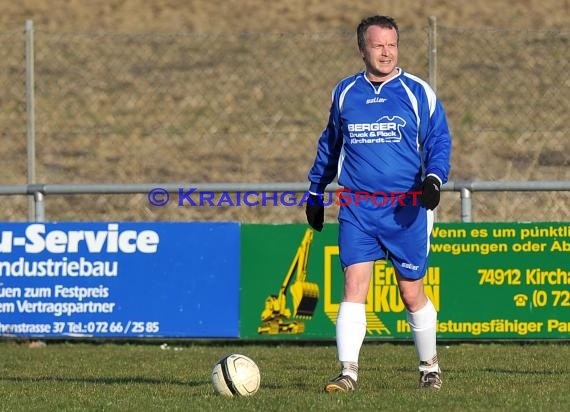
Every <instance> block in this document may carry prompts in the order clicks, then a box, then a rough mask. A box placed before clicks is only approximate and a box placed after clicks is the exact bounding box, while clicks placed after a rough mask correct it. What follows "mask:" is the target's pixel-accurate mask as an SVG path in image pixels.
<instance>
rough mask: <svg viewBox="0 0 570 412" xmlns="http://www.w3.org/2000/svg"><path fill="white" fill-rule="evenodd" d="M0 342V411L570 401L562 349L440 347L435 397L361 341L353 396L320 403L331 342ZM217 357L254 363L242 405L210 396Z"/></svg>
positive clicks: (396, 348) (394, 358)
mask: <svg viewBox="0 0 570 412" xmlns="http://www.w3.org/2000/svg"><path fill="white" fill-rule="evenodd" d="M32 346H33V345H30V344H28V343H15V342H10V341H5V342H0V358H1V362H2V363H1V373H0V410H2V411H40V410H41V411H44V410H45V411H56V410H57V411H71V410H73V411H119V410H120V411H153V410H156V411H158V410H160V411H174V410H179V411H246V410H248V411H317V410H319V411H320V410H323V411H325V410H326V411H330V410H351V411H364V410H366V411H374V410H386V411H478V410H480V411H523V410H524V411H563V410H568V409H567V408H568V404H569V402H570V394H569V392H568V382H569V380H570V365H569V362H568V359H569V358H570V345H568V344H564V343H536V344H518V343H508V344H497V343H489V344H459V343H457V344H450V345H449V346H443V345H442V346H440V347H439V357H440V359H441V362H442V367H443V368H444V387H443V389H442V390H441V391H439V392H431V391H420V390H419V389H416V384H417V379H418V376H417V371H416V357H415V352H414V349H413V346H411V345H410V344H391V343H378V342H368V343H366V344H365V346H364V347H363V350H362V352H361V372H360V385H359V390H358V392H357V393H354V394H334V395H329V394H325V393H323V392H322V388H323V385H324V383H325V382H326V380H327V379H328V378H330V377H332V376H333V375H335V374H336V373H337V363H336V349H335V346H334V344H333V343H331V342H327V343H322V344H311V345H294V344H272V345H271V344H264V345H261V344H241V345H240V344H237V343H236V344H234V343H227V342H225V343H220V342H200V343H188V342H184V343H175V342H172V343H168V344H164V343H162V342H156V343H145V344H132V343H130V344H126V343H125V344H123V343H105V344H94V343H82V342H74V343H62V342H59V343H50V342H48V344H47V346H42V345H40V347H32ZM228 353H244V354H246V355H248V356H250V357H252V358H253V359H255V360H256V362H257V363H258V365H259V367H260V370H261V374H262V375H261V376H262V383H261V389H260V390H259V392H258V393H257V394H255V395H254V396H252V397H250V398H225V397H223V396H220V395H217V394H215V393H214V392H213V389H212V386H211V384H210V372H211V369H212V367H213V365H214V363H215V362H216V361H217V360H218V359H219V358H220V357H221V356H223V355H226V354H228Z"/></svg>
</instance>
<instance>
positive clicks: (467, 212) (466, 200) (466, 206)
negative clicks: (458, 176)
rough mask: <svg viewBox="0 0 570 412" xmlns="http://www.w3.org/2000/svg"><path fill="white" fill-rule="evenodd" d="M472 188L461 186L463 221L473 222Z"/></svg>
mask: <svg viewBox="0 0 570 412" xmlns="http://www.w3.org/2000/svg"><path fill="white" fill-rule="evenodd" d="M471 209H472V205H471V190H469V189H467V188H466V187H462V188H461V221H462V222H471V221H472V218H473V216H472V214H471Z"/></svg>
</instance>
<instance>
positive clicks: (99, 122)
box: [0, 26, 570, 223]
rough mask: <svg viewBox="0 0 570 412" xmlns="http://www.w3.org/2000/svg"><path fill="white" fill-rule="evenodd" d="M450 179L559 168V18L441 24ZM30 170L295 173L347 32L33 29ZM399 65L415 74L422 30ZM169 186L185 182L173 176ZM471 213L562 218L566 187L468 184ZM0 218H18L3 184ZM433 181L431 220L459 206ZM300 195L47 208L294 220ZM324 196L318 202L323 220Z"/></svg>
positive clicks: (7, 65)
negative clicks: (518, 189) (236, 201)
mask: <svg viewBox="0 0 570 412" xmlns="http://www.w3.org/2000/svg"><path fill="white" fill-rule="evenodd" d="M437 35H438V37H437V45H438V50H437V57H438V71H437V73H436V74H437V92H438V95H439V96H440V98H441V100H442V102H443V104H444V107H445V108H446V111H447V114H448V120H449V124H450V127H451V130H452V133H453V153H452V173H451V176H450V179H452V180H570V171H569V170H570V169H569V166H570V155H569V153H570V139H569V137H570V133H569V131H570V127H569V126H568V113H569V112H570V99H569V97H568V96H570V74H569V73H570V68H569V65H568V61H569V60H570V55H569V50H570V32H560V31H520V30H516V31H515V30H463V29H455V28H447V27H441V26H439V27H438V30H437ZM0 42H1V44H2V47H0V54H1V56H2V59H0V86H1V87H2V90H3V93H2V95H1V97H0V99H1V101H2V106H3V110H2V111H0V124H2V135H3V144H2V145H1V146H0V162H1V165H2V167H1V173H2V181H3V183H4V184H25V183H26V182H27V180H26V176H27V175H26V173H27V171H26V164H27V160H26V133H27V129H26V118H27V117H26V99H25V72H26V68H25V48H24V34H23V32H7V33H0ZM34 43H35V45H34V46H35V47H34V52H35V59H34V61H35V99H36V101H35V119H36V121H35V125H36V126H35V136H36V137H35V140H36V173H37V176H36V181H37V182H39V183H76V184H83V183H154V182H157V183H160V182H169V183H173V182H181V185H182V183H184V187H185V188H186V189H189V188H190V187H189V184H191V183H193V182H195V183H203V182H212V183H214V182H236V183H246V182H247V183H253V182H304V181H306V176H307V172H308V169H309V168H310V166H311V165H312V162H313V159H314V155H315V150H316V142H317V138H318V136H319V135H320V132H321V131H322V129H323V128H324V126H325V124H326V121H327V117H328V108H329V104H330V93H331V89H332V87H333V86H334V85H335V84H336V82H337V81H338V80H339V79H340V78H342V77H345V76H346V75H349V74H351V73H353V72H355V71H358V70H361V69H362V62H361V59H360V57H359V55H358V53H357V49H356V39H355V34H354V33H337V32H326V33H283V34H275V33H272V34H264V33H255V34H252V33H241V34H238V33H236V34H223V35H213V34H208V35H205V34H193V33H175V34H157V33H149V34H113V33H53V32H43V31H39V30H38V31H36V32H35V33H34ZM400 65H401V66H402V67H403V68H404V69H405V70H407V71H408V72H411V73H414V74H417V75H419V76H420V77H423V78H424V79H426V80H427V79H428V30H427V28H426V30H407V31H402V33H401V41H400ZM181 187H182V186H181ZM473 199H474V200H473V206H474V210H473V213H474V219H475V220H478V221H512V220H568V219H570V208H569V205H570V195H569V194H568V193H566V192H532V193H529V192H525V193H520V194H519V193H513V192H510V193H475V194H474V195H473ZM2 202H3V205H4V206H3V208H2V211H1V212H0V220H3V221H20V220H21V221H24V220H26V219H27V203H26V199H22V198H21V196H20V197H16V196H10V197H7V196H4V197H2ZM459 205H460V201H459V195H458V194H457V193H449V192H446V193H444V195H443V200H442V204H441V207H440V208H439V210H438V219H439V220H440V221H457V220H459V214H460V213H459ZM302 209H303V208H302V207H299V206H294V207H286V206H268V207H263V206H259V207H249V206H241V207H230V206H220V207H216V206H203V207H193V206H188V205H186V206H183V207H179V206H177V205H176V204H174V203H173V204H169V205H167V206H164V207H154V206H152V205H151V204H150V203H149V201H148V199H147V197H146V196H145V195H142V194H141V195H70V196H53V197H48V198H46V216H47V218H48V219H49V220H126V221H139V220H161V221H185V220H240V221H244V222H283V223H286V222H302V221H304V213H303V210H302ZM336 212H337V210H335V207H331V208H329V209H328V210H327V220H328V221H333V220H334V219H335V215H336Z"/></svg>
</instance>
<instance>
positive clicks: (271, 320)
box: [258, 228, 319, 334]
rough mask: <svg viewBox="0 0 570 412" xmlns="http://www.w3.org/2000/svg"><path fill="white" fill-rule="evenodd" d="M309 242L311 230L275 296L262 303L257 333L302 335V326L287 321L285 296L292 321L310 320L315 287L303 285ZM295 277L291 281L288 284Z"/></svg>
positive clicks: (313, 305)
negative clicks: (295, 319)
mask: <svg viewBox="0 0 570 412" xmlns="http://www.w3.org/2000/svg"><path fill="white" fill-rule="evenodd" d="M312 240H313V230H312V229H310V228H309V229H307V230H306V231H305V235H304V237H303V240H302V241H301V244H300V245H299V247H298V248H297V253H296V254H295V256H294V257H293V260H292V262H291V265H290V266H289V270H288V271H287V273H286V275H285V278H284V279H283V282H282V284H281V287H280V288H279V293H278V294H277V295H270V296H268V297H267V298H266V300H265V308H264V309H263V311H262V313H261V320H262V325H261V326H260V327H259V328H258V333H270V334H277V333H302V332H304V330H305V327H304V324H303V323H302V322H299V321H287V320H288V319H289V318H291V310H290V309H289V308H288V307H287V292H288V291H289V290H290V291H291V295H292V298H293V317H294V318H304V319H310V318H311V317H312V316H313V313H314V311H315V307H316V305H317V302H318V299H319V285H318V284H316V283H312V282H307V281H306V278H307V261H308V257H309V250H310V246H311V242H312ZM293 275H296V276H295V281H294V283H293V284H291V281H292V280H293Z"/></svg>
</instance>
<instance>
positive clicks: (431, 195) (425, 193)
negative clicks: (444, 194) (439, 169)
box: [420, 176, 441, 210]
mask: <svg viewBox="0 0 570 412" xmlns="http://www.w3.org/2000/svg"><path fill="white" fill-rule="evenodd" d="M440 186H441V183H440V182H439V180H438V179H437V178H436V177H434V176H428V177H426V178H425V180H424V181H423V182H422V194H421V195H420V204H421V205H422V206H423V207H425V208H426V209H430V210H433V209H435V208H436V207H437V205H439V198H440V196H441V192H440V190H439V189H440Z"/></svg>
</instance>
